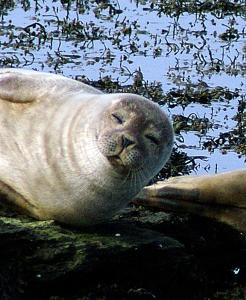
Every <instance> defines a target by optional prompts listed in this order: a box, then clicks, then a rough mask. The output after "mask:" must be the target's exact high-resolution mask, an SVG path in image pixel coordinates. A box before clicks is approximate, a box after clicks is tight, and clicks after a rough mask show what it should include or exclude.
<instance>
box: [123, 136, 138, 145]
mask: <svg viewBox="0 0 246 300" xmlns="http://www.w3.org/2000/svg"><path fill="white" fill-rule="evenodd" d="M133 144H135V142H134V141H132V140H130V139H128V138H127V137H125V136H124V135H123V136H122V147H123V148H127V147H128V146H130V145H133Z"/></svg>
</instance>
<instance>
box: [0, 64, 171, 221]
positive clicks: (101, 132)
mask: <svg viewBox="0 0 246 300" xmlns="http://www.w3.org/2000/svg"><path fill="white" fill-rule="evenodd" d="M0 141H1V142H0V191H1V193H3V194H4V195H7V198H8V199H9V201H10V203H12V204H14V205H16V206H17V207H18V208H20V209H21V210H22V211H24V212H25V213H26V214H29V215H30V216H32V217H35V218H37V219H40V220H48V219H53V220H56V221H58V222H62V223H66V224H70V225H91V224H97V223H100V222H103V221H105V220H107V219H109V218H111V217H112V216H113V215H114V214H115V213H116V212H118V211H119V210H120V209H122V208H124V207H125V206H126V204H127V203H128V202H129V200H130V199H132V198H133V197H134V196H135V195H136V194H138V193H139V191H140V190H141V189H142V188H143V187H144V186H145V185H146V184H148V182H149V181H150V179H151V178H152V177H153V176H154V175H155V174H157V173H158V172H159V170H160V169H161V168H162V167H163V165H164V164H165V163H166V161H167V160H168V158H169V156H170V153H171V150H172V146H173V129H172V125H171V122H170V120H169V118H168V117H167V115H166V114H165V112H164V111H163V110H162V109H160V107H159V106H158V105H157V104H155V103H153V102H152V101H150V100H148V99H146V98H144V97H141V96H138V95H134V94H122V93H118V94H104V93H102V92H100V91H98V90H97V89H95V88H93V87H90V86H88V85H86V84H83V83H81V82H78V81H76V80H73V79H69V78H65V77H63V76H60V75H54V74H48V73H41V72H35V71H28V70H21V69H1V70H0Z"/></svg>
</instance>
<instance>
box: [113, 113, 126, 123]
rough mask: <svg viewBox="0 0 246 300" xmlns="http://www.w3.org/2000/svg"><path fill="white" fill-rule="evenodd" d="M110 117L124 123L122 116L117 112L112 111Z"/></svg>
mask: <svg viewBox="0 0 246 300" xmlns="http://www.w3.org/2000/svg"><path fill="white" fill-rule="evenodd" d="M112 117H113V119H114V120H115V121H117V123H118V124H123V123H124V120H123V118H122V116H120V115H119V114H117V113H112Z"/></svg>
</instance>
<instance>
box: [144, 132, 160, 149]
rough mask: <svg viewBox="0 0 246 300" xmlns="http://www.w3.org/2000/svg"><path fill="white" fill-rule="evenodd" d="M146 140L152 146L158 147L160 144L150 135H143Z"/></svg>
mask: <svg viewBox="0 0 246 300" xmlns="http://www.w3.org/2000/svg"><path fill="white" fill-rule="evenodd" d="M145 137H146V139H148V140H149V141H150V142H151V143H152V144H155V145H157V146H158V145H159V144H160V141H159V140H158V139H157V138H156V137H155V136H153V135H151V134H146V135H145Z"/></svg>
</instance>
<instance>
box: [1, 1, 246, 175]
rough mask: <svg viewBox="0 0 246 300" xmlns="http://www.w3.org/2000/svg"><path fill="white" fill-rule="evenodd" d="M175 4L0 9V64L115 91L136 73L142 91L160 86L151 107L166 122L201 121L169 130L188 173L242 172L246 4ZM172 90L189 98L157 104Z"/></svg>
mask: <svg viewBox="0 0 246 300" xmlns="http://www.w3.org/2000/svg"><path fill="white" fill-rule="evenodd" d="M162 3H163V4H162ZM175 3H176V2H175ZM177 3H178V2H177ZM216 3H217V4H216ZM218 3H222V4H223V3H224V4H223V5H224V6H223V5H222V4H221V5H219V4H218ZM179 4H180V6H177V5H176V6H175V5H173V2H172V1H171V2H169V1H147V0H146V1H82V0H77V1H69V0H68V1H38V0H37V1H26V0H24V1H6V2H1V4H0V6H2V7H0V8H1V9H0V14H1V25H0V26H1V27H0V65H1V66H8V67H10V66H13V67H21V68H22V67H23V68H29V69H37V70H43V71H48V72H55V73H62V74H64V75H66V76H69V77H76V76H79V77H84V78H85V79H88V80H90V81H93V82H96V81H98V80H99V79H101V78H105V76H108V77H109V78H110V80H111V81H113V82H117V83H118V84H119V85H121V86H124V85H133V84H136V82H135V80H136V76H138V75H141V76H140V77H141V84H142V85H143V86H144V85H145V84H147V85H151V84H152V85H153V86H158V87H159V88H160V90H161V92H162V93H163V101H161V100H162V97H160V98H159V99H157V100H158V102H160V103H162V105H163V108H164V109H166V110H167V111H168V113H169V114H170V116H172V117H173V118H174V120H176V119H175V118H176V117H175V116H177V115H178V116H181V117H186V122H188V123H189V122H192V121H194V118H196V119H197V120H200V121H201V119H204V120H205V121H206V122H205V123H206V126H205V127H202V128H201V126H198V127H194V128H191V127H190V128H187V126H184V127H183V128H181V129H180V130H177V135H176V136H177V145H176V148H177V149H178V150H179V151H182V152H185V153H187V154H188V156H191V157H196V159H195V162H196V167H195V169H194V170H193V172H196V173H206V172H209V173H214V172H217V171H218V172H221V171H225V170H232V169H236V168H240V167H241V168H244V167H245V155H246V149H245V148H246V145H245V124H246V120H245V119H246V117H245V116H246V111H245V105H246V104H245V91H246V87H245V84H246V81H245V58H246V42H245V35H246V25H245V24H246V23H245V17H246V12H245V10H246V8H245V1H231V2H230V1H228V2H227V1H223V2H222V1H221V2H220V1H214V2H213V1H209V2H206V1H204V2H202V1H200V2H196V1H181V2H180V3H179ZM141 84H140V85H141ZM175 91H176V92H177V91H178V93H179V100H180V97H181V96H182V95H183V94H185V93H186V92H187V91H189V93H188V95H190V93H191V94H192V95H193V98H192V100H191V101H190V99H188V101H186V100H187V99H186V98H185V97H184V99H183V101H182V102H179V101H177V102H175V99H176V98H175V97H174V98H173V101H171V102H170V101H164V100H165V99H166V98H165V96H166V95H168V93H170V92H175ZM211 91H213V92H212V93H211V97H210V98H209V101H207V100H208V99H207V98H206V97H207V95H208V93H209V92H211ZM224 92H226V93H227V94H226V95H227V96H226V95H225V93H224ZM202 93H204V97H205V101H202V99H203V98H204V97H201V98H200V96H201V94H202ZM171 94H172V93H171ZM180 95H181V96H180ZM196 95H199V97H196ZM181 98H182V97H181ZM153 100H155V101H157V100H156V99H153ZM176 100H177V99H176ZM242 144H244V146H245V147H244V148H243V147H240V146H242Z"/></svg>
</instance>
